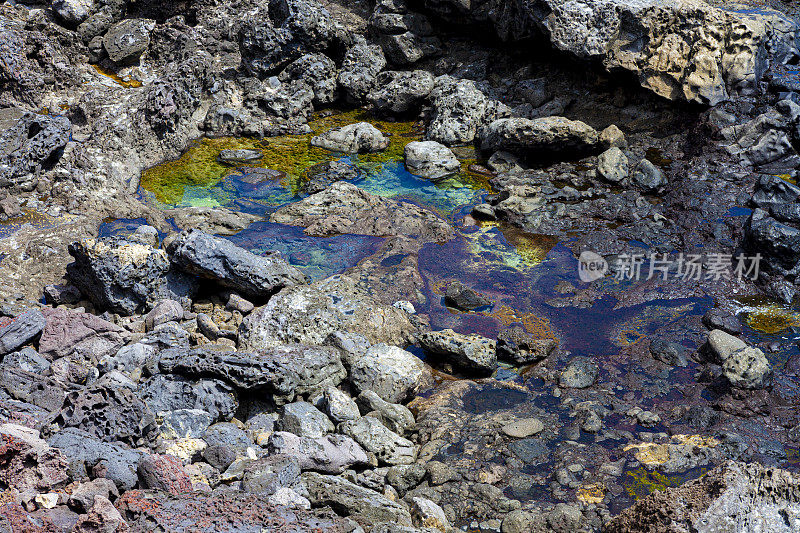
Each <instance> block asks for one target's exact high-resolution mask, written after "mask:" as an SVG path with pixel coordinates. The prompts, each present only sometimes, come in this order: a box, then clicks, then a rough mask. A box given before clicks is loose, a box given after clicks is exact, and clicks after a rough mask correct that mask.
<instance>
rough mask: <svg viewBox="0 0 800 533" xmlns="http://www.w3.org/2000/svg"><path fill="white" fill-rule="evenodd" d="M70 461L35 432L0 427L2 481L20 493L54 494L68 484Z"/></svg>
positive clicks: (14, 426) (0, 477)
mask: <svg viewBox="0 0 800 533" xmlns="http://www.w3.org/2000/svg"><path fill="white" fill-rule="evenodd" d="M68 466H69V463H68V462H67V460H66V458H65V457H64V455H63V454H62V453H61V451H60V450H57V449H55V448H51V447H50V446H49V445H48V444H47V443H46V442H45V441H43V440H42V439H40V438H39V433H38V432H37V431H36V430H32V429H30V428H26V427H24V426H18V425H16V424H2V425H0V482H2V483H3V484H5V485H6V486H8V487H13V488H14V489H15V490H17V491H19V492H24V491H27V490H33V491H36V492H51V491H52V490H53V489H55V488H59V487H62V486H64V485H66V484H67V482H68V481H69V477H68V475H67V467H68Z"/></svg>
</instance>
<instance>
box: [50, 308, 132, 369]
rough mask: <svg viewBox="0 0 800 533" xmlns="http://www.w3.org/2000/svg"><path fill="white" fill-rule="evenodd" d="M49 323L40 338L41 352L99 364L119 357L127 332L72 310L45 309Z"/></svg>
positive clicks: (109, 323)
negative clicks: (106, 358)
mask: <svg viewBox="0 0 800 533" xmlns="http://www.w3.org/2000/svg"><path fill="white" fill-rule="evenodd" d="M43 314H44V316H45V319H46V321H47V322H46V324H45V326H44V329H43V330H42V336H41V338H40V339H39V353H40V354H41V355H43V356H44V357H48V358H52V359H57V358H61V357H66V356H70V355H77V356H80V357H81V358H82V359H84V360H86V361H90V362H93V363H94V362H97V361H99V360H100V359H102V358H103V357H105V356H107V355H113V354H116V353H117V351H118V350H119V349H120V348H122V346H123V345H124V344H125V340H126V338H127V332H126V331H125V330H124V329H123V328H121V327H119V326H117V325H116V324H112V323H111V322H108V321H107V320H103V319H102V318H100V317H98V316H95V315H92V314H89V313H81V312H78V311H72V310H69V309H45V310H43Z"/></svg>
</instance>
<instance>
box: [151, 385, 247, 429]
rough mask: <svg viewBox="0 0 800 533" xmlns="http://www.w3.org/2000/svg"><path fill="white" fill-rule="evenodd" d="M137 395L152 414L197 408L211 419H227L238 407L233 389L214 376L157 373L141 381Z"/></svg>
mask: <svg viewBox="0 0 800 533" xmlns="http://www.w3.org/2000/svg"><path fill="white" fill-rule="evenodd" d="M139 397H140V398H141V399H142V400H143V401H144V403H145V404H147V407H149V408H150V410H151V411H152V412H153V413H159V412H166V411H176V410H179V409H201V410H203V411H205V412H207V413H209V415H211V418H212V419H213V420H215V421H217V420H226V421H227V420H230V419H231V418H232V417H233V415H234V413H235V412H236V409H237V408H238V407H239V402H238V401H237V399H236V393H235V392H234V390H233V388H231V386H230V385H228V384H227V383H225V382H224V381H221V380H218V379H199V380H197V381H191V380H188V379H186V378H183V377H181V376H173V375H165V374H158V375H156V376H153V377H152V378H150V379H149V380H147V381H146V382H145V383H143V384H142V386H141V388H140V389H139Z"/></svg>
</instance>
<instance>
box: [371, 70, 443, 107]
mask: <svg viewBox="0 0 800 533" xmlns="http://www.w3.org/2000/svg"><path fill="white" fill-rule="evenodd" d="M377 86H378V88H377V89H376V90H374V91H373V92H371V93H370V94H369V95H368V96H367V100H368V101H369V103H370V104H372V108H373V110H375V111H377V112H382V113H408V112H413V111H416V110H418V109H419V107H420V105H421V104H422V102H423V100H424V99H425V98H427V96H428V95H429V94H430V92H431V91H432V90H433V75H432V74H431V73H430V72H428V71H425V70H412V71H409V72H403V71H387V72H381V73H380V74H379V75H378V78H377Z"/></svg>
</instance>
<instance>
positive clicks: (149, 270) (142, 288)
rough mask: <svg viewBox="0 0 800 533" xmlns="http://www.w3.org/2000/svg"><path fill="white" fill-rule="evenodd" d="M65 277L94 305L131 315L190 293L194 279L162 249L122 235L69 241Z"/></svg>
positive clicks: (191, 292)
mask: <svg viewBox="0 0 800 533" xmlns="http://www.w3.org/2000/svg"><path fill="white" fill-rule="evenodd" d="M69 253H70V255H71V256H72V257H74V258H75V262H74V263H71V264H70V265H68V266H67V277H68V278H69V280H70V281H71V282H72V283H73V284H74V285H75V286H76V287H78V288H79V289H80V290H81V292H82V293H83V295H84V296H86V297H87V298H88V299H90V300H91V301H92V302H93V303H94V304H95V305H97V306H98V307H100V308H103V309H109V310H110V311H113V312H115V313H119V314H123V315H130V314H133V313H136V312H139V311H142V310H146V309H151V308H152V307H153V306H154V305H155V304H156V302H158V301H159V300H178V299H180V298H181V297H182V296H191V295H192V294H193V292H194V290H195V281H194V280H193V279H192V278H190V277H188V276H186V275H185V274H183V273H181V272H175V271H173V269H172V268H171V265H170V262H169V260H168V259H167V255H166V254H165V253H164V251H163V250H159V249H155V248H153V247H152V246H150V245H149V244H143V243H141V242H137V241H134V240H128V239H125V238H121V237H109V238H105V239H84V240H82V241H78V242H75V243H72V244H71V245H70V246H69Z"/></svg>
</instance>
